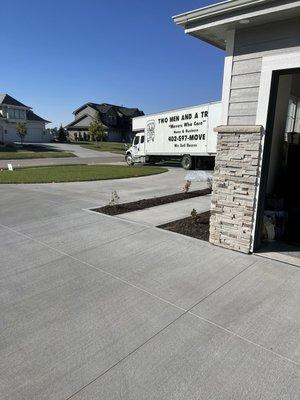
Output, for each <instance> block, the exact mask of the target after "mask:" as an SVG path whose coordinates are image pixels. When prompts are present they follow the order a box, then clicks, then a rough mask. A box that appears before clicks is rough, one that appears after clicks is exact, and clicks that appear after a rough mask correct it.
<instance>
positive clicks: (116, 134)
mask: <svg viewBox="0 0 300 400" xmlns="http://www.w3.org/2000/svg"><path fill="white" fill-rule="evenodd" d="M98 113H99V114H100V118H101V122H102V124H103V128H104V130H105V131H106V132H107V135H108V136H107V140H108V141H110V142H122V141H130V140H131V137H132V118H134V117H138V116H140V115H144V113H143V111H140V110H139V109H138V108H127V107H123V106H117V105H114V104H107V103H102V104H96V103H90V102H89V103H86V104H84V105H82V106H81V107H79V108H77V109H76V110H75V111H74V112H73V114H74V116H75V120H74V121H73V122H71V123H70V124H68V125H67V126H66V129H67V131H68V134H69V138H70V139H72V140H87V139H88V137H89V126H90V124H91V122H93V121H94V120H95V118H96V116H97V114H98Z"/></svg>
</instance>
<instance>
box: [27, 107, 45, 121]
mask: <svg viewBox="0 0 300 400" xmlns="http://www.w3.org/2000/svg"><path fill="white" fill-rule="evenodd" d="M27 120H28V121H39V122H46V123H50V122H51V121H47V120H46V119H44V118H42V117H40V116H38V115H37V114H35V113H34V112H33V111H31V110H29V111H27Z"/></svg>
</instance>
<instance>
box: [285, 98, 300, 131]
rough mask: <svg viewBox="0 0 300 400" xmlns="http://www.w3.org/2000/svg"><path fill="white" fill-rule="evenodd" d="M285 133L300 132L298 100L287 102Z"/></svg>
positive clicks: (299, 104)
mask: <svg viewBox="0 0 300 400" xmlns="http://www.w3.org/2000/svg"><path fill="white" fill-rule="evenodd" d="M285 132H300V100H299V99H294V98H291V99H290V100H289V106H288V113H287V120H286V127H285Z"/></svg>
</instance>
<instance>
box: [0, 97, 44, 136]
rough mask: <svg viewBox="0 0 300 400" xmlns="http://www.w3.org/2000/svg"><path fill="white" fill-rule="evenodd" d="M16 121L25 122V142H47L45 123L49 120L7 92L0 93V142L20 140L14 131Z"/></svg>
mask: <svg viewBox="0 0 300 400" xmlns="http://www.w3.org/2000/svg"><path fill="white" fill-rule="evenodd" d="M18 122H23V123H25V124H26V128H27V135H26V137H25V141H26V142H39V143H41V142H49V140H50V135H49V134H47V133H46V129H45V125H46V124H47V123H49V122H50V121H46V120H45V119H43V118H41V117H39V116H38V115H36V114H35V113H34V112H33V111H32V109H31V107H28V106H26V105H25V104H23V103H21V102H19V101H18V100H16V99H14V98H13V97H11V96H10V95H8V94H0V142H2V143H7V142H16V141H20V137H19V136H18V134H17V131H16V125H17V123H18Z"/></svg>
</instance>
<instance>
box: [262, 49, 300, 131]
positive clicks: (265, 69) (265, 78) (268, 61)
mask: <svg viewBox="0 0 300 400" xmlns="http://www.w3.org/2000/svg"><path fill="white" fill-rule="evenodd" d="M293 68H300V51H298V52H290V53H285V54H280V55H277V56H267V57H263V60H262V69H261V78H260V87H259V93H258V105H257V115H256V125H262V126H263V127H264V128H266V124H267V118H268V108H269V100H270V92H271V83H272V75H273V72H274V71H278V70H284V69H293Z"/></svg>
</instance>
